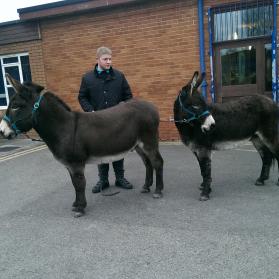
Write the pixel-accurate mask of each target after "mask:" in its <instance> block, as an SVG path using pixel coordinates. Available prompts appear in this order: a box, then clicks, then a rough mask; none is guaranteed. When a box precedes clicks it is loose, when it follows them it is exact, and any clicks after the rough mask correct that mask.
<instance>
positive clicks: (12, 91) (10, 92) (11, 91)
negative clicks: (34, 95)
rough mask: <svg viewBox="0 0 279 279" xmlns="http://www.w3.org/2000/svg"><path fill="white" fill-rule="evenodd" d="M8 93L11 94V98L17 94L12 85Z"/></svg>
mask: <svg viewBox="0 0 279 279" xmlns="http://www.w3.org/2000/svg"><path fill="white" fill-rule="evenodd" d="M8 94H9V99H10V100H11V97H12V96H13V95H14V94H15V90H14V89H13V88H12V87H9V88H8Z"/></svg>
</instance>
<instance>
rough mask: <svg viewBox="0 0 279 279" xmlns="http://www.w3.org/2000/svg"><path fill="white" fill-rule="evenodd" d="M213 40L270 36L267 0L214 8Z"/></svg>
mask: <svg viewBox="0 0 279 279" xmlns="http://www.w3.org/2000/svg"><path fill="white" fill-rule="evenodd" d="M213 14H214V16H213V22H214V42H222V41H228V40H239V39H247V38H251V37H259V36H271V33H272V5H270V4H268V3H267V2H261V3H255V4H250V5H249V4H247V3H243V2H240V4H236V5H233V6H228V7H226V8H225V7H223V8H219V9H218V8H214V9H213Z"/></svg>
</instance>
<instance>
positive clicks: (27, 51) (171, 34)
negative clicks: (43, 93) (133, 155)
mask: <svg viewBox="0 0 279 279" xmlns="http://www.w3.org/2000/svg"><path fill="white" fill-rule="evenodd" d="M275 2H276V1H270V0H256V1H249V0H247V1H238V2H237V1H236V0H233V1H229V0H220V1H217V0H205V1H201V0H177V1H172V0H152V1H145V0H106V1H105V0H67V1H60V2H55V3H50V4H45V5H40V6H34V7H29V8H23V9H19V10H18V13H19V16H20V20H18V21H11V22H5V23H1V24H0V59H1V60H0V62H1V67H0V68H1V72H0V109H2V110H5V108H6V106H7V104H8V101H9V96H10V95H9V94H12V89H11V88H10V87H9V85H7V84H6V81H5V79H4V73H5V72H9V73H11V74H12V75H13V76H14V77H16V78H19V79H20V80H21V81H23V80H27V79H32V80H33V81H34V82H37V83H40V84H42V85H45V86H46V87H47V88H48V89H49V90H51V91H53V92H54V93H56V94H57V95H58V96H60V97H61V98H62V99H63V100H64V101H66V102H67V103H68V104H69V105H70V106H71V107H72V108H73V109H75V110H80V106H79V104H78V101H77V95H78V90H79V86H80V79H81V76H82V74H83V73H84V72H86V71H88V70H89V69H91V68H92V66H93V65H94V64H95V52H96V49H97V48H98V47H99V46H102V45H105V46H108V47H110V48H111V49H112V50H113V65H114V67H116V68H118V69H120V70H121V71H123V72H124V73H125V75H126V77H127V79H128V81H129V83H130V85H131V88H132V91H133V93H134V95H135V96H137V97H140V98H144V99H146V100H149V101H151V102H153V103H154V104H155V105H156V106H157V107H158V108H159V111H160V115H161V120H162V121H161V125H160V137H161V140H175V139H178V134H177V132H176V129H175V127H174V124H173V123H172V122H169V121H168V120H169V118H170V117H172V108H173V102H174V100H175V98H176V96H177V93H178V91H179V89H180V88H181V87H182V86H183V85H184V84H185V83H186V81H187V80H188V79H190V78H191V76H192V74H193V72H194V71H195V70H200V69H201V70H205V71H206V73H207V84H204V87H203V88H204V89H203V90H204V91H203V92H204V94H206V97H207V99H208V101H209V102H210V101H211V100H212V98H211V97H214V98H215V101H216V102H223V101H226V100H228V99H231V98H235V97H238V96H242V95H250V94H256V93H259V94H267V95H270V96H274V98H275V97H276V91H277V87H276V85H277V83H276V81H277V78H276V77H277V67H275V66H274V67H273V72H272V62H273V64H274V61H276V52H277V51H276V47H274V46H276V34H277V27H276V22H277V20H275V21H274V20H273V19H274V18H277V10H276V9H277V8H276V9H275V10H274V7H276V4H275ZM209 19H210V24H208V22H209ZM209 27H210V28H209ZM272 38H273V39H274V42H273V44H272ZM272 50H273V56H272ZM276 64H277V62H276V63H275V64H274V65H276ZM211 77H212V80H211ZM272 77H273V83H272ZM274 78H275V79H274ZM272 86H273V87H272ZM272 89H273V93H274V92H275V93H274V95H272Z"/></svg>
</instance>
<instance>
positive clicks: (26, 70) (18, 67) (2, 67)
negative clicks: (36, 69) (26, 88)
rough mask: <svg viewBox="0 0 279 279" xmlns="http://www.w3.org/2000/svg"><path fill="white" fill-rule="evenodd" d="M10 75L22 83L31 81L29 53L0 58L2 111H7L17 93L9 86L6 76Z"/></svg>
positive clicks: (0, 105)
mask: <svg viewBox="0 0 279 279" xmlns="http://www.w3.org/2000/svg"><path fill="white" fill-rule="evenodd" d="M6 73H9V74H10V75H11V76H12V77H13V78H15V79H17V80H19V81H20V82H25V81H31V80H32V76H31V69H30V62H29V54H28V53H20V54H13V55H5V56H0V109H6V108H7V106H8V104H9V100H10V98H11V97H12V95H13V94H14V93H15V92H14V90H13V88H12V86H11V85H10V84H8V81H7V80H6V78H5V74H6Z"/></svg>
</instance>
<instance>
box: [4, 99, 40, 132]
mask: <svg viewBox="0 0 279 279" xmlns="http://www.w3.org/2000/svg"><path fill="white" fill-rule="evenodd" d="M42 98H43V94H41V95H40V97H39V98H38V100H37V101H36V102H35V103H34V105H33V109H32V115H31V116H32V118H33V117H34V115H35V112H36V111H37V109H38V108H39V107H40V103H41V101H42ZM28 117H29V116H28ZM28 117H26V118H28ZM3 119H4V120H5V121H7V122H8V123H9V124H10V126H11V128H12V129H13V130H14V132H15V133H16V135H18V134H20V133H22V132H21V130H20V129H18V127H17V126H16V123H17V122H18V121H22V120H23V119H25V118H23V119H19V120H17V121H15V122H12V120H11V118H10V117H8V116H7V115H6V114H5V115H4V116H3Z"/></svg>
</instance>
